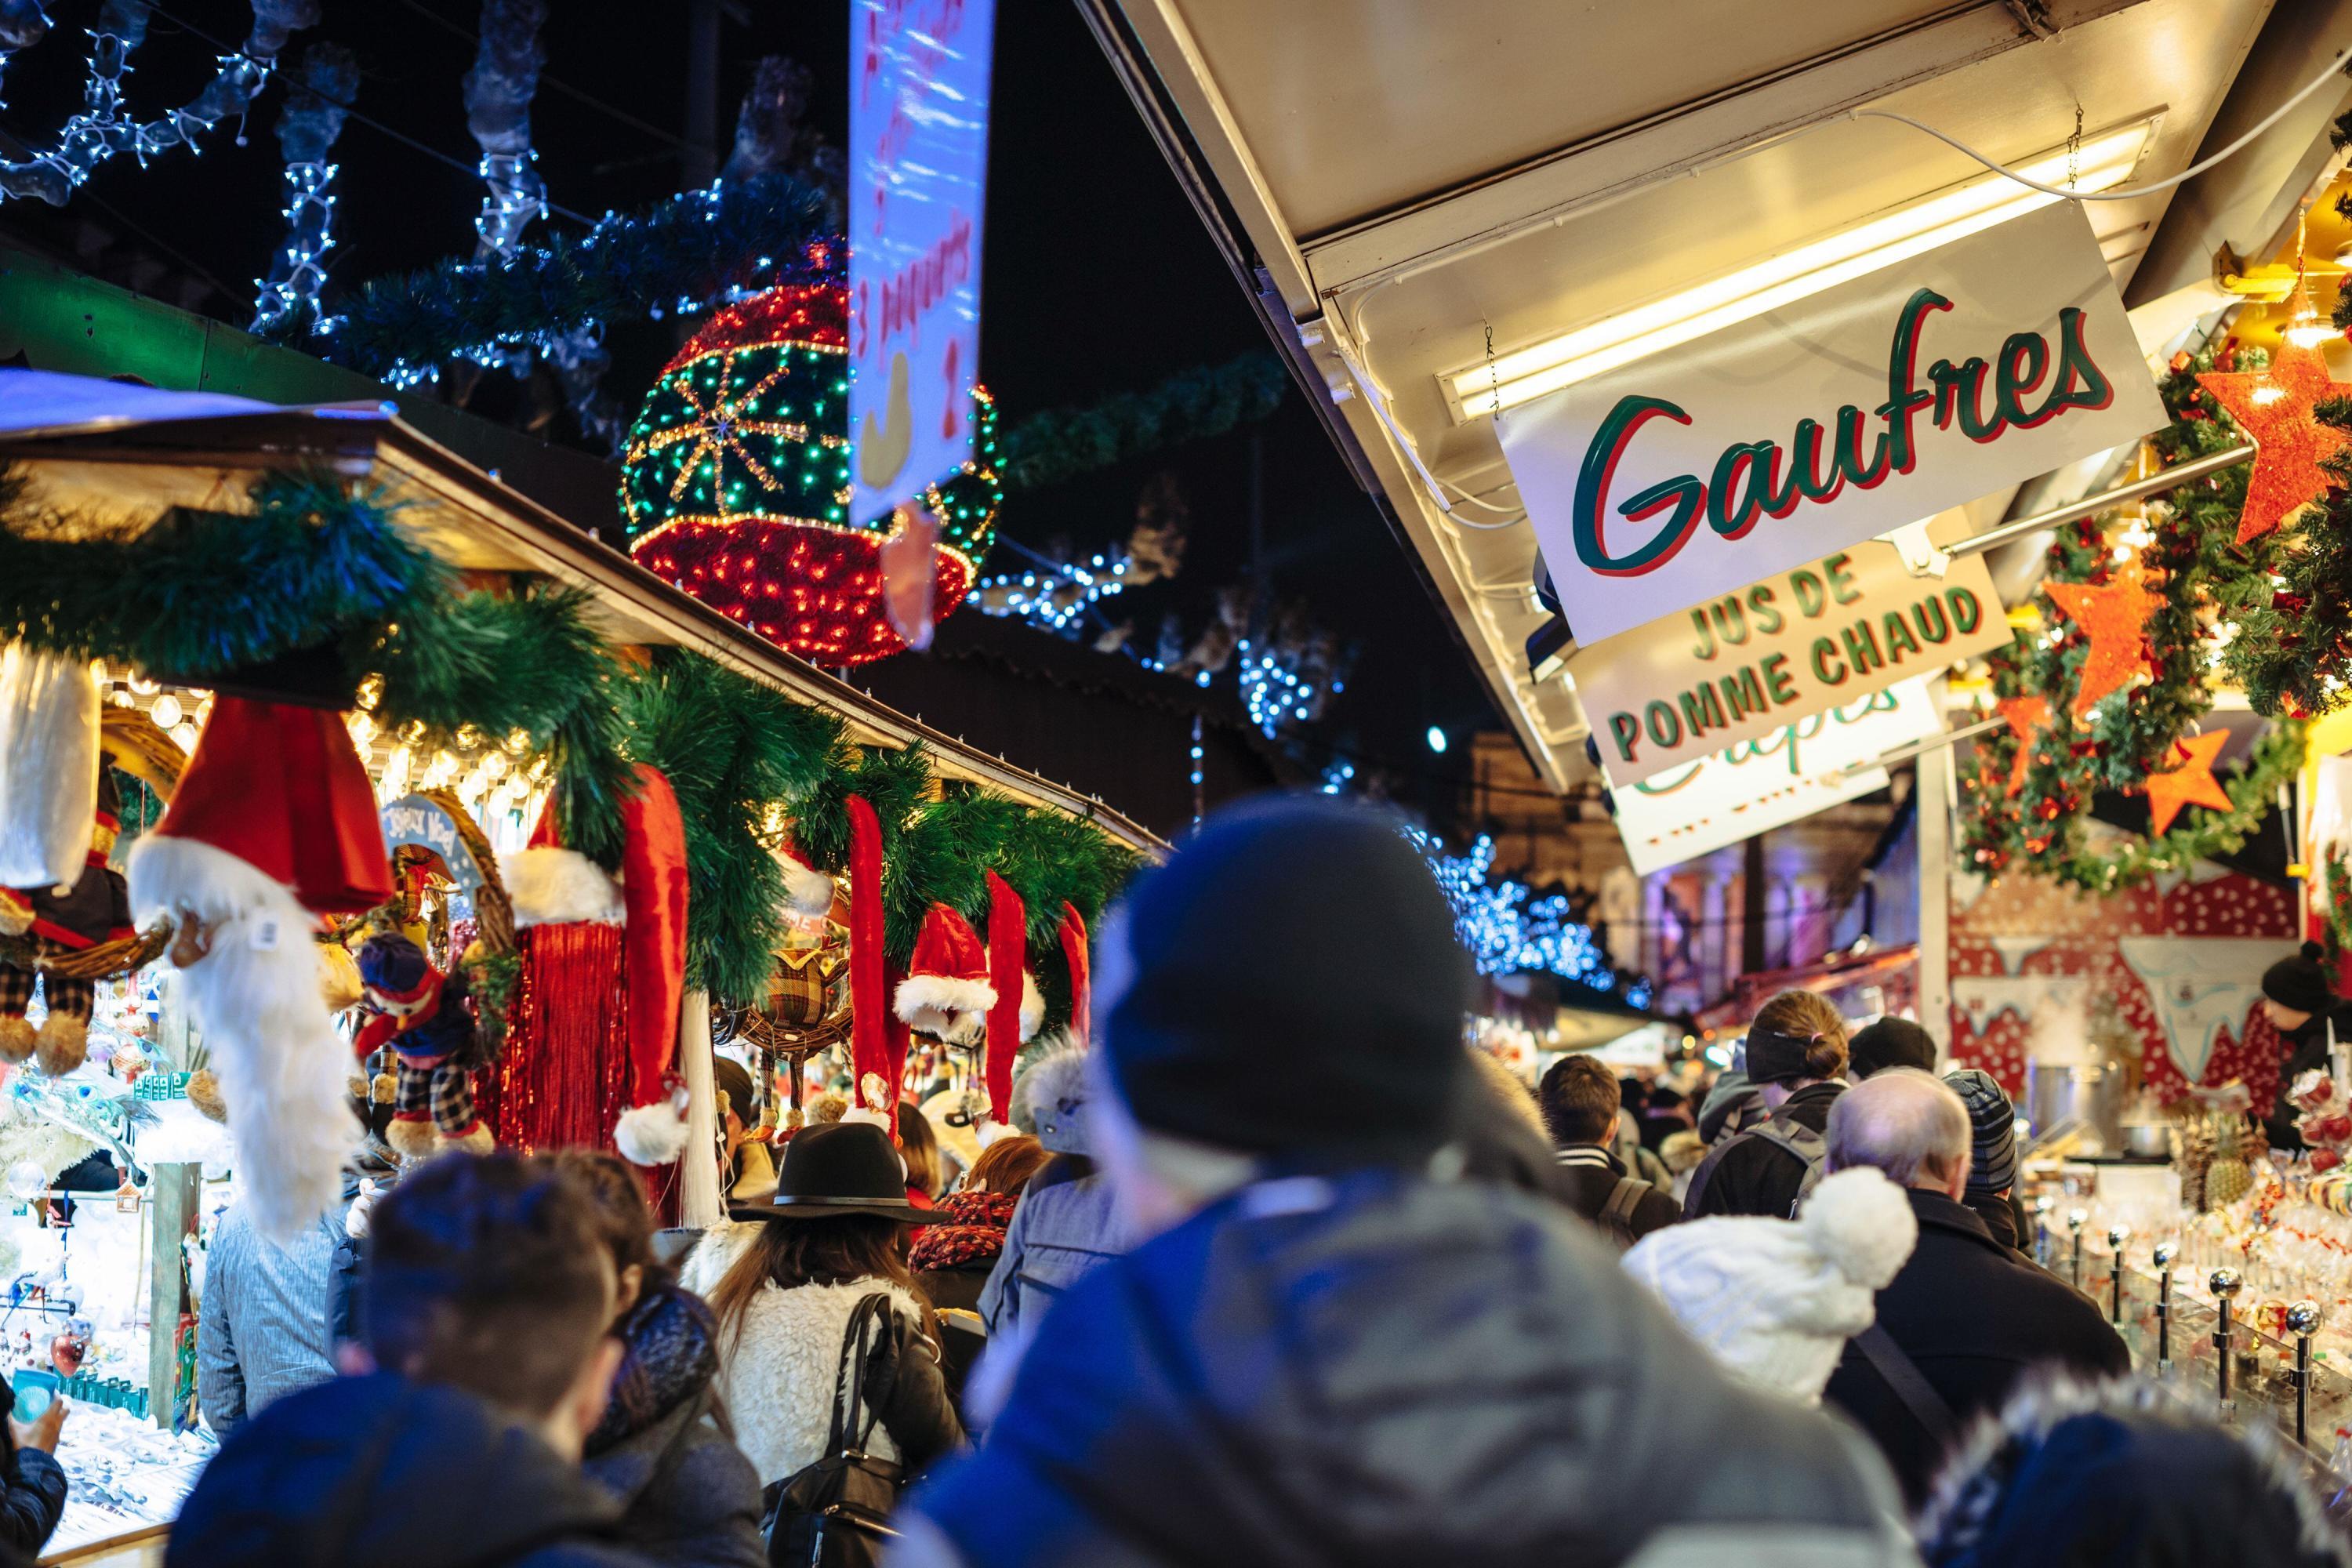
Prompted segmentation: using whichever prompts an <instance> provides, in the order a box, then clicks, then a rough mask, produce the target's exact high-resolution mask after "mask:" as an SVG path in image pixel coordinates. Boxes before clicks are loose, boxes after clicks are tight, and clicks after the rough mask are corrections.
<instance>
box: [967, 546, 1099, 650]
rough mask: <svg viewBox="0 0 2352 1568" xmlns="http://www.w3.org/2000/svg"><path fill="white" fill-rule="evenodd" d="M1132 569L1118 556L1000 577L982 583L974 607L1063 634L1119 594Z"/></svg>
mask: <svg viewBox="0 0 2352 1568" xmlns="http://www.w3.org/2000/svg"><path fill="white" fill-rule="evenodd" d="M1132 564H1133V563H1132V562H1131V561H1130V560H1129V557H1128V556H1127V554H1126V553H1125V552H1120V553H1119V554H1118V555H1117V556H1116V557H1107V556H1102V555H1093V556H1089V557H1087V563H1086V564H1085V565H1083V566H1081V565H1078V564H1076V563H1070V564H1067V565H1047V566H1045V568H1044V570H1042V571H1037V572H1023V573H1020V574H1013V573H1011V572H1004V573H1000V574H997V575H995V576H992V577H982V579H981V580H980V582H979V584H978V585H977V586H976V587H975V588H974V589H973V590H972V603H973V605H976V606H977V607H978V608H979V609H980V611H981V612H982V614H983V615H991V616H1019V617H1020V618H1021V619H1023V620H1024V621H1027V622H1028V623H1029V624H1030V625H1031V626H1043V627H1045V629H1046V630H1047V631H1050V632H1065V631H1067V630H1068V629H1069V628H1070V626H1072V625H1073V624H1074V623H1076V621H1077V620H1078V618H1079V617H1080V616H1084V615H1085V614H1086V613H1087V611H1089V610H1091V609H1093V608H1094V607H1095V606H1096V605H1097V604H1100V603H1101V602H1102V601H1103V600H1105V599H1110V598H1116V597H1117V596H1118V595H1119V594H1121V593H1123V592H1124V591H1125V590H1126V588H1127V574H1128V571H1129V567H1130V566H1131V565H1132Z"/></svg>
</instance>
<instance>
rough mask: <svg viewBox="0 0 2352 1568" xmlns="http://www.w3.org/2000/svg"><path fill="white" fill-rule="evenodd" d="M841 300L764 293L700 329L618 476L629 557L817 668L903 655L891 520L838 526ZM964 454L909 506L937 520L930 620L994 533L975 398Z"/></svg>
mask: <svg viewBox="0 0 2352 1568" xmlns="http://www.w3.org/2000/svg"><path fill="white" fill-rule="evenodd" d="M846 317H847V300H846V295H845V290H843V289H841V288H839V287H838V286H835V285H825V284H819V285H814V286H808V287H799V286H795V287H790V288H780V289H770V290H769V291H768V292H766V293H764V294H760V295H756V296H754V297H753V298H751V299H749V300H743V301H741V302H740V303H739V304H734V305H730V306H729V307H727V308H726V309H725V310H720V311H719V313H718V314H717V315H715V316H713V317H712V318H711V319H710V321H709V323H708V324H706V325H705V326H704V327H703V329H702V330H701V331H698V332H697V333H695V335H694V337H693V338H692V339H691V340H690V341H689V342H688V343H687V345H686V346H685V347H684V348H682V349H680V350H678V352H677V357H676V358H674V359H672V360H671V361H670V363H669V364H668V365H667V367H666V368H665V369H664V370H663V371H662V374H661V378H660V379H659V380H658V381H656V383H655V384H654V388H653V391H652V392H651V393H649V394H648V395H646V402H645V406H644V408H643V409H642V410H641V411H640V412H639V413H638V415H637V422H636V425H635V427H634V428H633V429H631V431H630V432H629V443H628V449H627V452H626V453H625V456H624V458H623V459H622V465H621V506H622V510H623V511H624V513H625V515H626V517H627V520H628V531H629V553H630V554H632V555H634V556H635V557H636V559H637V561H638V563H640V564H642V565H643V566H645V567H646V569H647V570H648V571H650V572H652V573H654V574H656V576H659V577H662V578H664V579H667V581H669V582H673V583H676V584H677V585H678V586H679V587H681V588H683V589H685V590H686V591H687V592H688V593H689V594H691V595H694V596H695V597H696V598H698V599H700V600H701V601H702V602H703V603H704V604H706V605H709V606H710V607H711V608H713V609H715V610H718V611H719V612H720V613H722V614H724V615H726V616H730V617H731V618H733V619H735V620H738V621H740V622H741V623H742V624H743V625H745V626H750V627H751V629H752V630H754V631H756V632H758V633H760V634H761V636H762V637H766V638H768V639H769V640H770V641H771V642H773V643H775V644H777V645H778V646H779V647H787V648H790V649H791V650H792V651H793V652H794V653H796V654H799V655H801V656H802V657H803V658H808V659H812V660H814V661H815V662H816V663H819V664H864V663H866V662H868V661H870V660H873V659H877V658H887V657H888V656H889V655H891V654H894V653H898V652H899V651H900V650H901V649H903V648H904V647H906V646H907V645H906V643H905V642H904V641H903V640H902V639H901V638H900V637H899V636H898V633H897V632H896V631H894V630H892V629H891V626H890V621H889V617H888V616H887V615H886V614H885V613H884V609H883V602H882V568H881V564H880V553H881V549H882V542H883V541H884V540H886V539H887V538H889V537H890V534H891V532H892V530H893V528H894V527H895V522H894V521H893V520H892V519H891V518H888V517H880V518H867V519H862V520H856V519H852V518H851V517H850V516H849V514H848V510H847V509H848V500H849V493H850V481H849V464H850V459H851V458H852V457H853V455H854V451H853V448H852V447H851V445H850V442H849V363H848V354H847V336H846ZM972 401H973V405H974V407H973V411H972V431H973V437H974V439H973V448H974V450H973V456H972V458H971V461H969V462H967V463H965V464H964V466H963V467H962V468H961V469H960V470H959V471H957V472H956V473H953V474H949V475H944V476H942V477H941V478H940V480H939V482H937V483H935V484H933V485H931V486H930V487H929V489H927V490H926V491H925V492H924V496H923V501H924V504H925V505H927V506H928V507H929V510H930V511H931V514H932V515H933V516H934V517H936V518H938V519H939V522H940V550H939V561H938V581H937V584H936V585H935V588H934V592H933V596H932V604H933V611H932V614H933V616H934V618H944V617H945V616H947V615H948V614H949V612H950V611H952V610H953V609H954V608H955V607H956V606H957V605H960V604H961V603H962V602H963V597H964V595H966V594H967V593H969V592H970V591H971V584H972V578H973V575H974V574H975V573H976V571H977V569H978V566H979V563H980V560H981V558H982V556H983V555H985V554H986V553H987V552H988V544H989V539H990V536H991V535H992V533H993V532H994V531H995V528H996V508H997V503H998V501H999V500H1001V499H1002V498H1003V486H1002V485H1001V483H1000V482H999V479H998V473H997V458H996V409H995V406H994V405H993V404H992V402H991V401H990V399H989V396H988V394H987V393H985V392H983V391H982V390H981V389H979V388H978V387H975V388H973V389H972Z"/></svg>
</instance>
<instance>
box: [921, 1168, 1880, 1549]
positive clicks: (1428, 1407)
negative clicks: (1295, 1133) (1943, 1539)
mask: <svg viewBox="0 0 2352 1568" xmlns="http://www.w3.org/2000/svg"><path fill="white" fill-rule="evenodd" d="M1866 1450H1867V1446H1866V1445H1865V1444H1864V1443H1863V1442H1862V1441H1861V1440H1860V1438H1859V1437H1858V1436H1856V1435H1854V1434H1853V1433H1851V1432H1850V1431H1849V1430H1847V1429H1846V1428H1843V1427H1842V1426H1839V1425H1838V1424H1836V1423H1834V1422H1832V1421H1830V1420H1828V1419H1826V1418H1824V1417H1823V1416H1822V1415H1820V1414H1819V1413H1818V1412H1816V1411H1813V1410H1810V1409H1807V1408H1804V1407H1802V1406H1801V1405H1797V1404H1796V1403H1795V1402H1794V1401H1790V1400H1784V1399H1779V1398H1775V1397H1773V1396H1771V1395H1769V1394H1763V1393H1758V1392H1748V1391H1745V1390H1743V1389H1741V1388H1740V1387H1739V1386H1738V1385H1737V1384H1733V1383H1732V1382H1731V1381H1730V1380H1729V1379H1728V1378H1727V1376H1725V1375H1724V1374H1723V1373H1720V1372H1717V1370H1715V1369H1714V1368H1712V1367H1711V1366H1709V1365H1707V1364H1706V1358H1705V1357H1704V1356H1701V1355H1697V1354H1695V1353H1693V1347H1692V1346H1691V1343H1690V1342H1689V1341H1688V1340H1687V1339H1685V1337H1684V1336H1683V1335H1682V1333H1681V1332H1680V1331H1679V1330H1677V1329H1676V1327H1675V1324H1674V1323H1673V1321H1671V1320H1670V1319H1669V1318H1668V1317H1667V1315H1666V1313H1665V1312H1664V1309H1662V1308H1661V1307H1659V1306H1658V1304H1657V1303H1656V1302H1655V1301H1654V1300H1651V1299H1650V1298H1649V1297H1647V1296H1646V1295H1645V1294H1644V1293H1643V1290H1642V1289H1641V1287H1640V1286H1639V1285H1637V1284H1636V1283H1635V1282H1634V1281H1633V1279H1630V1278H1629V1277H1628V1276H1626V1275H1625V1274H1624V1273H1623V1272H1622V1270H1621V1269H1620V1268H1618V1266H1617V1260H1616V1256H1615V1254H1614V1253H1613V1252H1612V1250H1611V1249H1610V1248H1609V1247H1607V1246H1606V1245H1605V1244H1603V1243H1602V1242H1601V1241H1600V1240H1599V1239H1598V1238H1597V1237H1593V1236H1592V1235H1591V1233H1590V1231H1589V1229H1588V1228H1587V1227H1586V1226H1583V1225H1581V1224H1580V1222H1579V1221H1577V1220H1576V1219H1575V1218H1573V1217H1572V1216H1571V1215H1567V1214H1565V1213H1563V1212H1562V1211H1561V1209H1560V1207H1559V1205H1557V1204H1554V1203H1552V1202H1549V1201H1548V1200H1546V1199H1543V1198H1539V1197H1536V1196H1532V1195H1529V1194H1523V1193H1518V1192H1513V1191H1509V1190H1507V1189H1504V1188H1499V1187H1496V1186H1495V1185H1492V1184H1485V1183H1475V1182H1445V1181H1438V1180H1433V1179H1429V1178H1425V1177H1421V1176H1416V1175H1411V1174H1407V1173H1402V1172H1399V1171H1393V1170H1381V1169H1372V1170H1361V1171H1357V1172H1354V1173H1345V1174H1340V1175H1337V1176H1331V1177H1318V1176H1293V1177H1287V1178H1276V1179H1270V1180H1267V1181H1264V1182H1260V1183H1258V1184H1255V1185H1253V1186H1251V1187H1248V1188H1245V1189H1244V1190H1243V1191H1242V1192H1240V1193H1238V1194H1234V1195H1233V1196H1232V1197H1230V1198H1228V1199H1226V1200H1225V1201H1223V1202H1222V1203H1220V1204H1217V1205H1213V1206H1212V1207H1210V1208H1208V1209H1206V1210H1204V1211H1203V1212H1202V1213H1201V1214H1199V1215H1194V1216H1193V1217H1192V1219H1190V1220H1188V1221H1186V1222H1185V1223H1184V1224H1182V1225H1181V1226H1177V1227H1176V1228H1175V1229H1173V1230H1171V1231H1169V1232H1167V1233H1166V1234H1164V1235H1162V1236H1160V1237H1156V1238H1155V1239H1153V1240H1151V1241H1150V1242H1149V1243H1147V1244H1146V1245H1144V1246H1143V1247H1139V1249H1137V1250H1136V1251H1134V1252H1132V1253H1130V1254H1129V1255H1127V1256H1126V1257H1123V1258H1113V1259H1110V1260H1109V1261H1107V1262H1105V1263H1104V1264H1102V1265H1101V1266H1100V1267H1099V1268H1097V1269H1095V1270H1094V1271H1093V1272H1092V1273H1091V1274H1089V1275H1087V1278H1086V1279H1084V1280H1082V1281H1080V1282H1079V1283H1078V1284H1077V1285H1076V1286H1075V1287H1073V1288H1072V1289H1071V1290H1070V1291H1069V1292H1068V1294H1067V1295H1066V1296H1065V1297H1064V1298H1063V1300H1061V1301H1060V1302H1059V1303H1057V1304H1056V1306H1055V1310H1054V1314H1053V1318H1052V1331H1051V1332H1049V1333H1045V1334H1042V1335H1039V1336H1038V1337H1037V1338H1036V1339H1035V1340H1034V1342H1032V1343H1031V1344H1030V1345H1029V1347H1028V1349H1027V1352H1026V1354H1025V1355H1024V1359H1023V1361H1022V1363H1021V1365H1020V1367H1019V1369H1018V1372H1017V1373H1016V1374H1015V1382H1014V1384H1013V1392H1012V1395H1011V1397H1010V1399H1009V1401H1008V1403H1007V1405H1006V1406H1005V1408H1004V1411H1003V1415H1001V1416H1000V1417H999V1418H998V1420H997V1422H996V1424H995V1425H994V1426H992V1427H991V1429H990V1434H989V1440H988V1442H987V1444H986V1445H985V1446H984V1447H982V1448H981V1449H980V1450H979V1452H978V1453H977V1454H975V1455H973V1456H971V1457H970V1458H965V1459H962V1460H961V1461H960V1462H957V1463H953V1464H950V1465H948V1466H945V1467H942V1468H941V1469H940V1471H938V1472H936V1473H935V1474H934V1476H932V1477H930V1478H928V1479H926V1480H925V1481H924V1482H922V1483H921V1484H920V1485H919V1487H918V1488H917V1489H916V1491H915V1492H914V1494H913V1495H912V1497H911V1498H910V1500H909V1502H908V1505H907V1506H905V1507H903V1508H902V1509H901V1510H900V1512H899V1515H898V1520H897V1521H894V1522H898V1523H903V1524H904V1525H905V1526H906V1527H907V1528H908V1531H910V1538H909V1540H908V1542H906V1543H905V1544H903V1545H902V1546H901V1548H900V1549H899V1553H898V1556H897V1557H895V1558H894V1560H893V1561H894V1563H898V1564H899V1565H901V1568H929V1565H931V1564H940V1563H955V1562H959V1561H960V1562H962V1563H970V1564H973V1565H975V1568H998V1565H1010V1564H1015V1563H1018V1564H1024V1565H1034V1568H1062V1565H1073V1568H1075V1565H1077V1564H1085V1565H1087V1568H1133V1565H1139V1564H1146V1563H1171V1564H1173V1563H1216V1564H1219V1568H1255V1565H1257V1564H1307V1563H1349V1564H1355V1565H1362V1568H1381V1565H1387V1564H1396V1565H1398V1568H1406V1565H1410V1568H1427V1565H1429V1564H1433V1563H1478V1564H1481V1565H1482V1568H1514V1565H1517V1564H1523V1563H1524V1564H1541V1565H1542V1568H1557V1565H1558V1564H1560V1563H1591V1564H1602V1563H1618V1562H1621V1561H1622V1560H1624V1559H1626V1558H1628V1557H1631V1556H1632V1555H1633V1553H1634V1552H1636V1551H1637V1550H1640V1549H1643V1547H1645V1546H1646V1547H1650V1548H1653V1549H1658V1548H1663V1547H1665V1546H1668V1545H1671V1544H1674V1543H1675V1542H1677V1541H1682V1542H1688V1543H1691V1544H1693V1545H1694V1546H1696V1545H1698V1544H1699V1543H1700V1542H1708V1543H1711V1544H1708V1545H1706V1548H1705V1553H1706V1554H1705V1555H1702V1556H1700V1557H1697V1558H1696V1559H1693V1560H1694V1561H1699V1562H1712V1563H1723V1562H1726V1561H1730V1560H1732V1559H1733V1558H1735V1557H1736V1558H1737V1559H1738V1561H1740V1562H1741V1563H1743V1564H1756V1563H1782V1562H1792V1563H1816V1564H1817V1563H1822V1562H1825V1561H1832V1560H1833V1561H1835V1562H1837V1563H1840V1564H1842V1565H1864V1564H1870V1565H1875V1564H1878V1563H1888V1564H1892V1563H1900V1562H1904V1561H1906V1560H1907V1552H1908V1548H1907V1547H1906V1546H1905V1545H1904V1544H1903V1543H1902V1542H1901V1541H1900V1540H1899V1537H1898V1535H1897V1534H1896V1532H1895V1531H1894V1529H1893V1527H1892V1525H1891V1524H1890V1523H1889V1517H1890V1510H1892V1508H1893V1506H1894V1496H1893V1492H1892V1489H1891V1488H1890V1487H1889V1486H1888V1484H1887V1481H1886V1478H1885V1471H1884V1469H1883V1468H1882V1467H1881V1466H1880V1465H1879V1464H1878V1463H1877V1461H1876V1460H1875V1459H1874V1458H1872V1457H1871V1456H1870V1455H1869V1454H1868V1453H1867V1451H1866ZM1694 1455H1705V1456H1706V1462H1705V1463H1703V1464H1695V1463H1693V1462H1692V1456H1694ZM1666 1474H1672V1475H1673V1476H1674V1477H1675V1480H1674V1482H1673V1484H1672V1485H1661V1484H1659V1481H1658V1478H1659V1477H1660V1476H1661V1475H1666ZM1784 1552H1786V1553H1793V1555H1784V1554H1782V1553H1784Z"/></svg>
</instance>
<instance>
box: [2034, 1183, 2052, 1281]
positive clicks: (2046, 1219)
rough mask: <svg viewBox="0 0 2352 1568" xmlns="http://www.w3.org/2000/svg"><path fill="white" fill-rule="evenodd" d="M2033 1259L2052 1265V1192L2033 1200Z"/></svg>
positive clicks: (2046, 1265)
mask: <svg viewBox="0 0 2352 1568" xmlns="http://www.w3.org/2000/svg"><path fill="white" fill-rule="evenodd" d="M2033 1261H2035V1262H2036V1263H2039V1264H2040V1265H2042V1268H2049V1267H2050V1194H2047V1193H2044V1194H2042V1195H2041V1196H2040V1197H2038V1198H2036V1199H2034V1200H2033Z"/></svg>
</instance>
